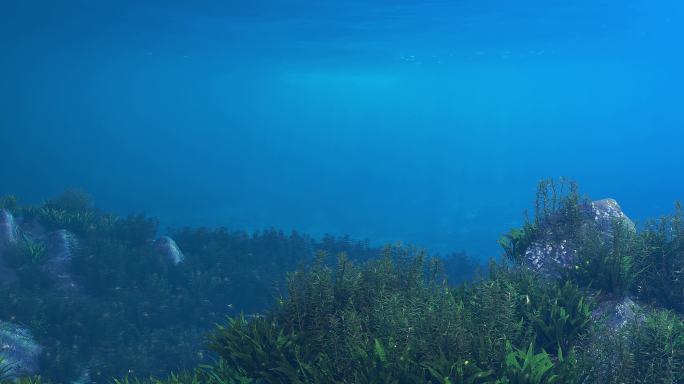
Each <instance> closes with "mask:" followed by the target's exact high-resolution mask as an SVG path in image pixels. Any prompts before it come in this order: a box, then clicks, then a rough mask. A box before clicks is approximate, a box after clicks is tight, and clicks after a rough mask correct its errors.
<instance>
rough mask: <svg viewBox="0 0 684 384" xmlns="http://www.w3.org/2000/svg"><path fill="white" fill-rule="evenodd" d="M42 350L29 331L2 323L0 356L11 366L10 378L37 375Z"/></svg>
mask: <svg viewBox="0 0 684 384" xmlns="http://www.w3.org/2000/svg"><path fill="white" fill-rule="evenodd" d="M41 350H42V348H41V347H40V345H38V343H36V341H35V340H34V339H33V336H31V332H30V331H29V330H28V329H26V328H23V327H20V326H18V325H16V324H12V323H9V322H5V321H0V355H1V356H2V357H3V358H4V363H5V364H8V366H9V376H10V378H17V377H19V376H24V375H34V374H36V373H37V372H38V356H39V355H40V353H41Z"/></svg>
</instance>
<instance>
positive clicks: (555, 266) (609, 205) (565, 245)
mask: <svg viewBox="0 0 684 384" xmlns="http://www.w3.org/2000/svg"><path fill="white" fill-rule="evenodd" d="M580 212H581V213H580V216H581V217H580V220H581V227H582V228H588V227H593V228H595V229H597V230H598V231H599V233H600V235H601V238H602V240H603V241H604V242H606V243H607V242H610V241H612V239H613V230H614V224H613V223H614V222H615V221H616V220H617V221H620V222H622V223H624V224H625V225H626V226H627V228H628V229H629V230H630V231H632V232H635V231H636V229H635V226H634V223H633V222H632V221H631V220H630V219H629V218H628V217H627V216H626V215H625V214H624V212H622V209H621V208H620V205H619V204H618V202H617V201H615V200H614V199H602V200H596V201H592V202H587V203H584V204H582V205H581V209H580ZM565 220H567V218H565V217H562V216H561V215H560V213H556V214H554V215H553V216H552V217H550V218H549V219H548V220H547V222H545V223H542V225H541V228H540V229H539V232H538V233H537V236H536V239H534V241H533V242H532V243H531V244H530V245H529V246H528V247H527V249H526V250H525V253H524V262H525V264H526V265H527V266H528V267H530V268H531V269H533V270H535V271H538V272H541V273H543V274H545V275H551V276H556V275H558V274H559V272H560V271H562V270H563V269H564V268H572V267H574V266H575V265H576V261H577V252H578V247H577V245H576V244H574V243H573V239H572V238H569V237H568V236H564V235H563V234H560V233H558V231H559V228H561V227H562V224H563V223H564V221H565Z"/></svg>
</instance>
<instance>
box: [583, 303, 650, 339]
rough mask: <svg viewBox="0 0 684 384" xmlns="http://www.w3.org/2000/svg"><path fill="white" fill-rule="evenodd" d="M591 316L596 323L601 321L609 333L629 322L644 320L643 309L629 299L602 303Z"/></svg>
mask: <svg viewBox="0 0 684 384" xmlns="http://www.w3.org/2000/svg"><path fill="white" fill-rule="evenodd" d="M591 316H592V318H593V319H594V320H596V321H602V322H603V323H604V324H605V325H606V326H607V327H608V329H609V330H611V331H619V330H620V329H622V328H623V327H624V326H625V325H627V324H628V323H629V322H632V321H636V322H641V321H644V320H645V319H646V316H645V315H644V311H643V309H642V308H641V307H640V306H639V305H638V304H636V303H635V302H634V301H633V300H632V299H630V298H629V297H625V298H623V299H620V300H605V301H602V302H600V303H599V304H598V306H597V307H596V308H595V309H594V311H593V312H592V314H591Z"/></svg>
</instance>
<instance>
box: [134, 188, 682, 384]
mask: <svg viewBox="0 0 684 384" xmlns="http://www.w3.org/2000/svg"><path fill="white" fill-rule="evenodd" d="M554 191H555V192H554ZM587 202H588V200H587V199H585V198H581V197H580V195H579V192H578V189H577V188H576V186H574V185H569V188H567V189H564V190H563V191H561V188H560V187H559V186H557V185H554V184H551V183H550V182H544V183H542V184H541V185H540V191H539V193H538V197H537V212H536V214H535V217H534V218H533V219H530V220H527V221H526V223H525V225H524V227H523V228H521V229H517V230H515V231H512V232H511V233H510V234H509V235H508V236H506V237H505V238H503V239H502V241H501V243H502V245H504V250H505V253H506V255H507V258H506V259H505V260H503V261H501V262H498V263H492V264H491V266H490V270H489V274H488V275H487V276H486V277H484V278H481V279H478V280H475V281H473V282H470V283H465V284H461V285H458V286H450V285H449V284H448V283H446V279H445V278H444V276H443V272H442V271H441V270H440V266H439V262H438V261H435V260H431V259H429V258H427V257H426V256H425V255H424V254H422V253H420V252H418V251H415V250H412V249H406V248H401V247H399V248H397V247H388V248H386V249H385V251H384V254H383V256H382V257H381V258H379V259H374V260H369V261H365V262H361V263H358V262H353V261H350V260H349V259H348V258H346V257H344V256H341V257H339V258H337V264H336V265H334V266H333V265H331V264H330V263H328V262H326V259H328V258H329V256H327V255H326V254H323V253H322V254H320V255H319V257H318V258H317V260H316V262H315V263H313V264H312V265H311V266H309V267H303V268H300V269H299V270H298V271H297V272H294V273H291V274H289V277H288V293H289V294H288V295H287V296H285V297H283V299H282V300H280V301H279V302H278V303H277V305H275V306H274V307H273V308H272V310H271V311H270V312H268V314H266V315H264V316H258V317H255V318H245V317H241V316H238V317H230V318H229V319H228V320H227V321H226V322H224V323H223V324H222V325H221V326H219V327H218V328H217V329H216V330H215V331H214V332H213V334H212V338H211V344H210V348H211V349H212V350H213V351H215V352H216V353H217V354H218V356H219V357H220V360H219V361H218V362H217V363H216V364H215V365H212V366H204V367H201V368H198V369H197V370H196V371H194V372H190V373H186V374H185V375H182V376H177V377H172V378H170V379H168V380H167V381H164V382H171V383H189V382H206V383H379V382H382V383H498V384H501V383H681V382H684V367H683V362H684V324H683V323H682V320H681V316H680V314H679V313H678V312H676V311H678V310H679V309H680V308H681V307H680V305H681V302H682V294H683V293H684V292H682V291H679V290H678V288H677V287H678V284H679V282H678V281H677V278H676V276H677V271H681V264H679V263H681V262H682V261H683V260H684V255H682V252H681V249H682V248H681V235H682V233H681V227H680V224H679V223H680V220H681V219H680V218H681V209H679V207H678V209H677V211H676V212H675V214H674V215H673V216H671V217H667V218H664V219H661V220H660V221H658V222H656V223H651V224H648V225H646V226H645V227H644V228H643V229H642V230H641V231H640V232H637V231H636V230H634V228H632V227H631V226H630V225H629V222H627V221H623V220H614V222H612V223H610V227H611V228H609V230H608V232H606V231H607V230H606V228H599V227H596V226H595V225H594V224H593V222H592V221H587V220H585V219H583V217H584V216H583V215H585V214H586V211H585V208H586V206H587V205H586V204H587ZM550 228H551V229H552V230H550V231H549V229H550ZM606 233H609V234H610V236H606ZM549 234H550V235H549ZM544 236H546V237H548V236H551V237H554V236H557V238H556V240H560V241H562V240H565V241H566V242H567V243H570V244H571V246H572V249H573V250H577V252H576V253H573V255H574V258H573V262H572V264H571V268H561V269H560V270H558V271H555V272H558V273H542V272H540V271H538V270H535V269H534V268H532V267H530V266H529V265H527V264H526V258H527V257H528V254H527V253H526V249H528V247H529V246H530V245H531V244H533V243H534V242H535V241H539V239H540V238H542V237H544ZM564 244H566V243H564ZM668 279H669V280H668ZM625 297H632V298H634V299H635V300H637V302H638V303H639V304H638V305H633V306H631V307H630V308H629V310H630V311H632V312H633V313H632V316H631V317H625V318H619V320H620V322H619V323H618V324H615V323H613V322H612V320H615V317H616V315H619V314H618V313H605V314H604V315H601V311H600V310H599V306H603V305H605V304H606V303H610V302H611V301H620V300H623V299H624V298H625ZM626 302H629V301H626ZM623 309H625V310H626V307H623ZM129 381H132V380H129V379H125V380H123V382H129ZM152 381H154V382H161V381H155V380H152Z"/></svg>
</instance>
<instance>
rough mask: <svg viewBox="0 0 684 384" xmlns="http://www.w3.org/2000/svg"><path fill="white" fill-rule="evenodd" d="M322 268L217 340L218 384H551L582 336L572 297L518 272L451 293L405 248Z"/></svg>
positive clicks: (569, 289)
mask: <svg viewBox="0 0 684 384" xmlns="http://www.w3.org/2000/svg"><path fill="white" fill-rule="evenodd" d="M326 257H327V256H326V255H325V254H320V255H319V257H318V258H317V260H316V261H315V262H314V264H313V265H312V266H311V267H310V268H306V269H300V270H298V271H297V272H294V273H291V274H290V275H289V276H288V295H287V297H285V298H283V299H282V300H280V301H279V303H278V304H277V305H276V306H275V307H274V308H273V310H272V311H271V312H269V313H268V314H266V315H264V316H259V317H255V318H251V319H247V318H245V317H233V318H230V319H229V320H228V321H227V322H226V323H225V324H223V325H221V326H219V327H218V328H217V329H216V330H215V331H214V333H213V335H212V337H211V343H210V348H211V349H212V350H213V351H214V352H216V353H217V354H218V356H219V357H220V358H221V361H220V364H219V365H220V366H221V372H222V374H220V375H218V377H220V378H221V380H223V381H220V382H225V383H430V382H432V383H532V382H534V383H553V382H556V381H557V380H559V378H560V377H563V378H567V374H566V372H569V371H572V369H571V368H572V367H571V365H572V364H575V363H576V362H577V359H576V358H575V357H574V353H575V349H574V345H575V344H576V343H578V341H579V340H580V339H581V338H582V337H584V336H585V335H587V334H588V332H589V329H590V327H589V320H590V310H591V300H587V299H585V297H584V296H583V295H581V294H580V292H579V290H578V288H577V287H575V286H573V285H572V284H571V283H564V284H563V285H560V284H559V283H558V282H555V281H544V280H540V279H537V278H536V276H534V275H533V274H532V273H531V272H529V271H526V270H524V269H517V268H509V267H505V266H501V265H492V267H491V270H490V273H489V275H490V277H489V278H487V279H483V280H480V281H479V282H477V283H474V284H469V285H461V286H459V287H458V288H451V287H450V286H449V285H448V284H447V283H446V281H445V278H444V275H443V272H442V270H441V266H440V263H439V262H437V261H435V260H428V259H427V258H426V256H425V255H424V254H422V253H420V252H417V251H415V250H412V249H406V248H401V247H388V248H386V250H385V252H384V255H383V257H381V258H379V259H375V260H370V261H367V262H365V263H361V264H358V263H354V262H352V261H350V260H349V259H348V258H346V257H345V256H344V255H342V256H340V257H339V258H338V260H337V264H336V265H335V266H331V265H330V263H328V262H326ZM547 347H549V349H548V351H547V350H546V348H547ZM566 356H571V357H566ZM205 374H206V373H205ZM561 375H564V376H561ZM526 380H532V381H526Z"/></svg>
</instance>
